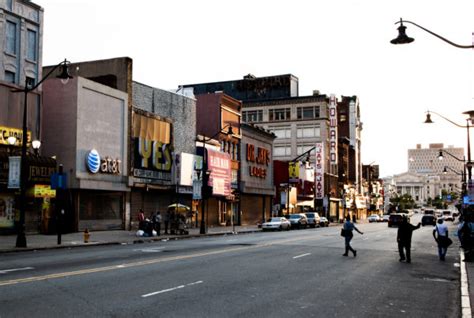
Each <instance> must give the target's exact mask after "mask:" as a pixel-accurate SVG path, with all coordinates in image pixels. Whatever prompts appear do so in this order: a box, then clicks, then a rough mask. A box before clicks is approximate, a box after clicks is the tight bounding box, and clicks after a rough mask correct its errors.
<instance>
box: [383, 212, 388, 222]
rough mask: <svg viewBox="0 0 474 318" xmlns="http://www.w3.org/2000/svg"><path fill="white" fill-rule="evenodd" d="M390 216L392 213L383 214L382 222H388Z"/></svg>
mask: <svg viewBox="0 0 474 318" xmlns="http://www.w3.org/2000/svg"><path fill="white" fill-rule="evenodd" d="M389 218H390V214H384V215H383V216H382V222H388V219H389Z"/></svg>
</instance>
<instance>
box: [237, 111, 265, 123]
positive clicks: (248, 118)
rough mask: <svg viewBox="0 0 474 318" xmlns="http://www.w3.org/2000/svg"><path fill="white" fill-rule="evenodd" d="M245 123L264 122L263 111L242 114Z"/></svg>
mask: <svg viewBox="0 0 474 318" xmlns="http://www.w3.org/2000/svg"><path fill="white" fill-rule="evenodd" d="M242 117H243V121H244V122H246V123H251V122H261V121H263V110H249V111H243V112H242Z"/></svg>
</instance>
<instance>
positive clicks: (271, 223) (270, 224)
mask: <svg viewBox="0 0 474 318" xmlns="http://www.w3.org/2000/svg"><path fill="white" fill-rule="evenodd" d="M290 228H291V224H290V221H288V220H287V219H285V218H283V217H273V218H271V219H268V220H267V221H266V222H264V223H263V224H262V231H269V230H279V231H282V230H287V231H288V230H289V229H290Z"/></svg>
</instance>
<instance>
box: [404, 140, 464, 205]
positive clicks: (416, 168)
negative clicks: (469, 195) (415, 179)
mask: <svg viewBox="0 0 474 318" xmlns="http://www.w3.org/2000/svg"><path fill="white" fill-rule="evenodd" d="M440 154H442V157H440ZM464 159H465V157H464V148H462V147H452V146H450V147H444V145H443V144H442V143H433V144H429V146H428V148H423V147H422V146H421V145H420V144H417V145H416V148H415V149H408V172H411V173H414V172H416V173H420V174H424V175H430V176H437V177H438V178H439V182H440V187H441V189H442V190H446V191H447V192H452V191H455V192H461V191H462V187H463V185H462V182H463V180H462V179H463V178H462V174H464V173H465V171H464V163H465V161H464ZM431 195H432V196H433V194H431Z"/></svg>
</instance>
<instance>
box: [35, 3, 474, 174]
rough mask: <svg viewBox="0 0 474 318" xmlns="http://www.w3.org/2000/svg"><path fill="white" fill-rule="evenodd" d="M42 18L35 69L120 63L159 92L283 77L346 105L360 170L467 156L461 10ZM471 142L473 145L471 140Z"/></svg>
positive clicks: (54, 6) (94, 8)
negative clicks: (355, 117) (351, 110)
mask: <svg viewBox="0 0 474 318" xmlns="http://www.w3.org/2000/svg"><path fill="white" fill-rule="evenodd" d="M34 2H35V3H36V4H38V5H40V6H41V7H43V8H44V34H43V65H52V64H57V63H59V62H60V61H62V60H63V59H64V58H67V59H68V60H69V61H71V62H81V61H88V60H99V59H109V58H114V57H121V56H128V57H131V58H132V59H133V79H134V80H135V81H138V82H141V83H144V84H147V85H150V86H153V87H157V88H161V89H176V88H177V87H178V85H182V84H194V83H205V82H217V81H225V80H237V79H241V78H242V77H243V76H244V75H246V74H248V73H251V74H254V75H255V76H257V77H261V76H272V75H280V74H289V73H290V74H293V75H295V76H296V77H298V79H299V95H300V96H306V95H311V94H312V92H313V90H319V91H320V93H321V94H327V95H330V94H335V95H336V96H338V97H340V96H354V95H356V96H358V98H359V100H360V110H361V121H362V122H363V130H362V150H361V156H362V162H363V164H372V163H373V164H378V165H379V166H380V176H381V177H386V176H389V175H394V174H400V173H403V172H406V171H407V169H408V149H414V148H416V145H417V144H421V145H422V147H424V148H426V147H428V145H429V144H430V143H444V145H445V146H451V145H452V146H455V147H463V148H465V149H466V148H467V136H466V129H462V128H458V127H456V126H454V125H453V124H451V123H449V122H448V121H447V120H445V119H443V118H441V117H439V116H438V115H436V114H433V115H432V117H431V118H432V120H433V121H434V122H435V123H434V124H431V125H428V124H424V123H423V122H424V120H425V112H426V111H427V110H432V111H435V112H437V113H439V114H440V115H442V116H444V117H446V118H448V119H450V120H452V121H454V122H456V123H458V124H460V125H465V124H466V118H467V116H466V115H463V114H462V113H463V112H465V111H468V110H474V99H473V97H474V84H473V78H474V76H473V75H474V67H473V61H474V59H473V57H474V51H473V50H472V49H459V48H456V47H454V46H451V45H449V44H448V43H445V42H443V41H441V40H440V39H438V38H436V37H434V36H432V35H431V34H429V33H427V32H426V31H423V30H421V29H419V28H417V27H416V26H413V25H411V24H405V26H407V31H406V32H407V34H408V36H410V37H413V38H414V39H415V41H414V42H413V43H411V44H408V45H397V46H395V45H392V44H390V40H392V39H393V38H395V37H396V36H397V34H398V32H397V27H398V25H395V22H397V21H399V20H400V18H403V19H404V20H408V21H412V22H415V23H416V24H418V25H421V26H422V27H424V28H426V29H429V30H431V31H433V32H435V33H437V34H439V35H441V36H443V37H445V38H447V39H449V40H450V41H452V42H455V43H457V44H461V45H471V43H472V32H474V18H473V17H472V14H473V12H474V2H473V1H472V0H456V1H446V0H443V1H440V0H397V1H394V0H384V1H380V0H311V1H310V0H304V1H303V0H292V1H288V0H199V1H196V0H173V1H164V0H162V1H151V0H149V1H146V0H134V1H125V0H101V1H97V0H70V1H64V0H35V1H34ZM472 139H474V135H473V138H472Z"/></svg>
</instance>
